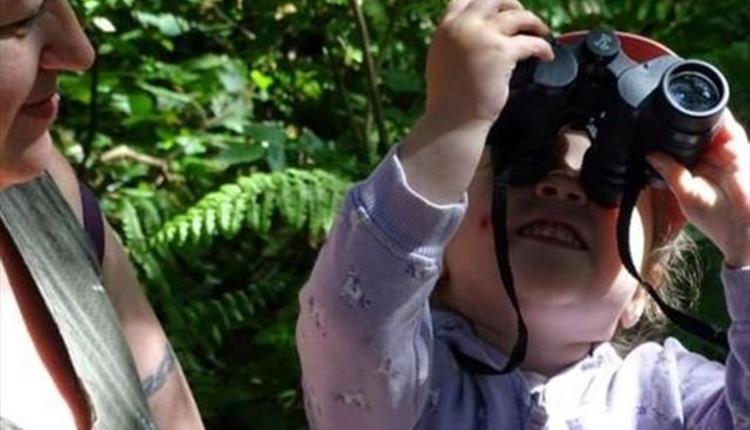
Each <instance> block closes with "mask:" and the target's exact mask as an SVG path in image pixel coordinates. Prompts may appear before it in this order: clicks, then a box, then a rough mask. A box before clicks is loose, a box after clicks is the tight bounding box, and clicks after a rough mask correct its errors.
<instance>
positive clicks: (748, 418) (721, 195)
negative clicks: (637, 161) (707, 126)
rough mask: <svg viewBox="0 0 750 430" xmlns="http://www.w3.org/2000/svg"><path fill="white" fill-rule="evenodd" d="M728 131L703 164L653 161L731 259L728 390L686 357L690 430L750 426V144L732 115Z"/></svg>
mask: <svg viewBox="0 0 750 430" xmlns="http://www.w3.org/2000/svg"><path fill="white" fill-rule="evenodd" d="M723 120H724V127H723V129H722V130H721V132H720V133H719V134H718V136H717V137H716V138H715V139H714V140H713V142H712V144H711V146H710V147H709V149H708V150H707V151H706V154H705V155H704V156H703V157H702V159H701V161H700V162H699V163H698V165H696V166H694V167H693V168H691V169H687V168H685V167H684V166H682V165H680V164H679V163H677V162H676V161H674V160H673V159H671V158H670V157H668V156H666V155H664V154H651V155H650V156H649V158H648V160H649V162H650V163H651V165H652V166H654V168H655V169H657V170H658V171H659V173H660V174H661V175H662V176H663V177H664V179H665V180H666V182H667V184H668V185H669V188H670V189H671V190H672V192H673V193H674V194H675V196H676V197H677V200H678V201H679V203H680V207H681V209H682V212H683V213H684V214H685V216H686V218H687V219H688V221H690V223H692V224H693V225H694V226H695V227H696V228H698V229H699V230H701V232H703V234H705V235H706V236H707V237H708V238H709V239H711V241H713V243H714V244H715V245H716V246H717V247H718V248H719V249H720V250H721V252H722V254H723V255H724V263H725V265H726V267H725V269H724V272H723V274H722V278H723V281H724V282H723V283H724V288H725V295H726V299H727V305H728V308H729V315H730V317H731V319H732V322H731V326H730V328H729V345H730V348H731V349H730V351H729V356H728V357H727V361H726V373H725V377H724V381H725V383H724V386H723V390H716V389H713V390H714V391H713V392H707V390H708V391H710V390H712V388H707V387H712V386H715V385H716V384H714V382H715V381H709V380H705V381H703V380H701V378H703V375H708V374H709V373H708V372H702V371H701V370H702V368H705V367H707V366H709V365H707V364H703V363H702V361H701V360H698V359H696V358H695V356H694V354H689V353H684V354H681V356H682V358H681V359H680V360H679V361H681V363H678V368H679V369H681V371H682V372H681V373H682V374H681V375H680V377H681V384H680V385H681V387H680V388H681V391H682V395H683V399H682V400H683V405H684V414H685V424H686V428H690V429H750V144H749V143H748V140H747V134H746V133H745V130H743V129H742V127H741V126H740V125H739V124H738V123H737V122H736V121H735V120H734V118H733V117H732V115H731V113H730V112H729V111H727V112H726V114H725V115H724V118H723Z"/></svg>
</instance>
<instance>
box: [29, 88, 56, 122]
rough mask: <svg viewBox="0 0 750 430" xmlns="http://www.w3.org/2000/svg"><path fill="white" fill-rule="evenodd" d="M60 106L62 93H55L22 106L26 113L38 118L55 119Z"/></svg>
mask: <svg viewBox="0 0 750 430" xmlns="http://www.w3.org/2000/svg"><path fill="white" fill-rule="evenodd" d="M59 106H60V95H59V94H58V93H54V94H52V95H51V96H49V97H47V98H44V99H42V100H38V101H35V102H32V103H27V104H25V105H22V106H21V112H22V113H23V114H24V115H27V116H30V117H33V118H38V119H53V118H55V117H56V116H57V110H58V109H59Z"/></svg>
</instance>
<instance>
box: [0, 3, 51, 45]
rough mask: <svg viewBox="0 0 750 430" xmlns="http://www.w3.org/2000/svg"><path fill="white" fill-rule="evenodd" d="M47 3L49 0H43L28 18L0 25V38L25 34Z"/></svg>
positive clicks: (43, 10)
mask: <svg viewBox="0 0 750 430" xmlns="http://www.w3.org/2000/svg"><path fill="white" fill-rule="evenodd" d="M48 3H49V0H43V1H42V4H41V5H40V6H39V8H38V9H37V10H36V11H35V12H34V13H33V14H31V16H29V17H28V18H24V19H22V20H20V21H16V22H14V23H12V24H8V25H4V26H2V27H0V38H4V37H24V36H26V35H27V34H28V33H29V30H31V28H32V27H33V26H34V24H35V23H36V21H37V20H38V19H39V18H40V17H41V16H42V15H43V14H44V12H45V10H46V9H47V4H48Z"/></svg>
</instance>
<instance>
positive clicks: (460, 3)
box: [443, 0, 472, 21]
mask: <svg viewBox="0 0 750 430" xmlns="http://www.w3.org/2000/svg"><path fill="white" fill-rule="evenodd" d="M471 2H472V0H452V1H451V2H450V3H449V4H448V7H447V8H446V9H445V17H444V18H443V20H446V21H447V20H450V19H453V18H455V17H456V16H457V15H458V14H460V13H461V12H463V11H464V9H466V6H468V5H469V3H471Z"/></svg>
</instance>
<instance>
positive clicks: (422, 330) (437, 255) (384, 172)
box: [297, 151, 750, 430]
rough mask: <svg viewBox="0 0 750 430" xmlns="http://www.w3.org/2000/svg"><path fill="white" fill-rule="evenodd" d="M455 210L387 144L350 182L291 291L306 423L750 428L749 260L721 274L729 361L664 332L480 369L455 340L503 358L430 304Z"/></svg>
mask: <svg viewBox="0 0 750 430" xmlns="http://www.w3.org/2000/svg"><path fill="white" fill-rule="evenodd" d="M464 200H465V199H464ZM464 210H465V202H461V203H458V204H455V205H447V206H436V205H434V204H432V203H430V202H428V201H426V200H425V199H423V198H421V197H420V196H418V195H417V194H416V193H414V192H413V191H412V190H410V189H409V187H408V185H407V184H406V181H405V176H404V173H403V169H402V167H401V165H400V163H399V161H398V157H397V156H396V155H395V151H394V152H392V153H391V154H390V155H389V156H388V157H387V158H386V159H385V160H384V161H383V163H381V165H380V166H379V167H378V168H377V169H376V170H375V172H374V173H373V174H372V175H371V176H370V178H369V179H367V180H366V181H364V182H362V183H360V184H358V185H356V186H355V187H354V188H353V189H352V190H351V191H350V192H349V194H348V195H347V199H346V201H345V204H344V207H343V209H342V211H341V213H340V216H339V218H338V220H337V222H336V225H335V226H334V229H333V231H332V233H331V235H330V237H329V239H328V242H327V243H326V245H325V247H324V248H323V250H322V251H321V253H320V256H319V257H318V260H317V263H316V265H315V268H314V270H313V273H312V275H311V277H310V280H309V282H308V283H307V284H306V286H305V287H304V289H303V290H302V292H301V293H300V316H299V320H298V324H297V345H298V349H299V353H300V357H301V362H302V370H303V388H304V392H305V407H306V410H307V416H308V421H309V423H310V427H311V428H313V429H318V430H366V429H377V430H399V429H403V430H411V429H445V430H463V429H466V430H469V429H493V430H494V429H511V430H513V429H581V430H582V429H596V430H601V429H607V430H615V429H659V430H666V429H683V428H687V429H705V430H718V429H750V267H746V268H742V269H737V270H728V269H725V270H724V271H723V273H722V280H723V284H724V288H725V292H726V297H727V305H728V307H729V314H730V316H731V318H732V325H731V327H730V331H729V342H730V345H731V352H730V354H729V357H728V358H727V361H726V363H725V364H724V365H722V364H720V363H716V362H713V361H709V360H707V359H706V358H704V357H702V356H700V355H697V354H693V353H691V352H689V351H687V350H686V349H685V348H684V347H683V346H682V345H681V344H680V343H679V342H678V341H677V340H675V339H672V338H670V339H667V340H666V341H665V342H664V343H663V344H662V345H660V344H657V343H646V344H643V345H640V346H638V347H637V348H636V349H634V350H633V351H632V352H630V353H629V354H628V355H627V356H626V357H625V358H621V357H620V356H618V354H617V353H616V352H615V350H614V349H613V347H612V346H611V345H610V344H608V343H604V344H600V345H599V346H598V347H596V348H595V349H594V351H593V352H592V354H591V355H590V356H588V357H586V358H584V359H583V360H581V361H580V362H578V363H576V364H575V365H573V366H571V367H569V368H568V369H566V370H565V371H563V372H561V373H559V374H557V375H555V376H553V377H552V378H549V379H546V378H544V377H541V375H535V374H532V373H523V372H520V371H518V370H516V371H514V372H512V373H510V374H508V375H500V376H498V375H486V376H485V375H477V374H473V373H471V372H468V371H466V370H465V367H462V366H460V365H459V363H458V361H457V360H456V357H457V354H456V352H457V351H458V352H459V353H460V354H459V355H464V356H467V357H470V358H471V359H473V360H476V361H478V362H480V363H482V364H484V365H486V366H490V367H494V368H497V369H500V368H502V366H503V364H504V363H505V361H506V360H507V359H506V357H505V356H504V355H503V354H502V353H500V352H499V351H497V350H496V349H494V348H493V347H492V346H490V345H489V344H487V343H485V342H483V341H482V340H481V339H479V338H477V337H476V336H475V335H474V333H473V332H472V330H471V328H470V326H469V324H468V323H467V322H466V321H465V320H463V319H462V318H460V317H459V316H457V315H455V314H452V313H449V312H445V311H439V310H434V309H430V307H429V305H428V298H429V296H430V293H431V291H432V289H433V287H434V285H435V282H436V280H437V278H438V276H439V274H440V270H441V259H442V253H443V247H444V245H445V243H446V242H447V241H448V240H449V239H450V237H451V235H452V234H453V233H454V231H455V229H456V227H457V225H458V224H459V222H460V221H461V217H462V215H463V213H464ZM498 291H501V290H498Z"/></svg>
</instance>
